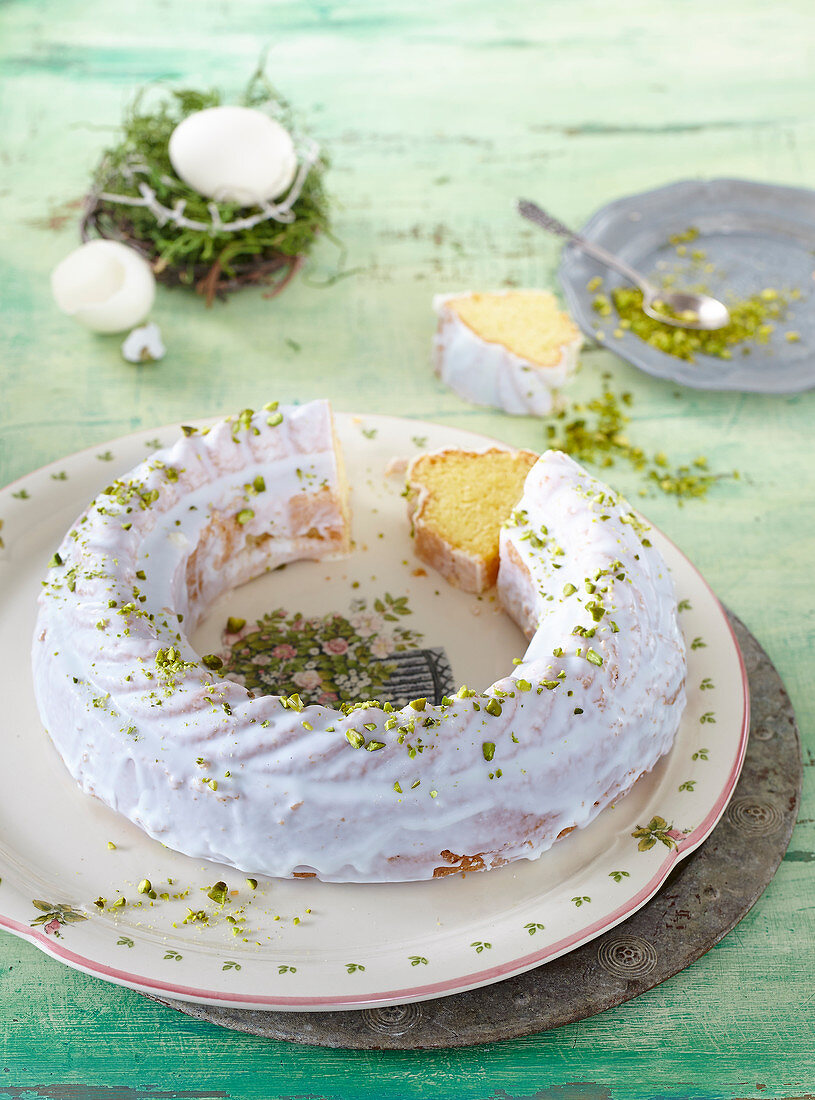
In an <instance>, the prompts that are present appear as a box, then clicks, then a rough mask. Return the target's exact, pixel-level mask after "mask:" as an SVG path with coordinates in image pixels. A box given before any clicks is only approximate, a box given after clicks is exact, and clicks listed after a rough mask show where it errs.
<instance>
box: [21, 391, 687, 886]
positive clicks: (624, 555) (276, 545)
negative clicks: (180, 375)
mask: <svg viewBox="0 0 815 1100" xmlns="http://www.w3.org/2000/svg"><path fill="white" fill-rule="evenodd" d="M280 411H281V412H282V413H283V421H282V423H280V424H278V425H276V426H274V427H273V426H271V425H268V424H267V419H268V418H269V414H268V413H265V412H264V413H259V414H255V415H254V416H253V417H251V418H248V417H246V416H244V417H242V418H238V420H237V421H234V420H233V421H226V422H221V423H219V424H218V425H216V426H215V427H214V428H213V429H212V430H211V431H210V432H209V434H207V435H206V436H201V435H191V436H190V437H188V438H184V439H182V440H180V441H179V442H178V443H177V444H176V445H175V446H174V447H172V448H171V449H169V450H167V451H161V452H158V453H157V454H156V455H154V456H153V458H151V459H150V460H149V461H148V462H146V463H143V464H142V465H141V466H140V467H138V468H137V469H136V470H134V471H133V472H132V474H131V475H129V477H126V478H123V479H121V480H120V481H119V482H116V483H115V484H114V486H112V487H111V488H112V489H113V493H108V494H102V495H100V496H99V497H97V498H96V500H95V501H94V502H93V503H92V504H91V506H90V508H89V509H88V511H87V512H86V513H85V514H84V516H82V517H80V519H79V520H78V521H77V524H76V525H75V526H74V528H72V530H71V531H70V532H69V533H68V535H67V536H66V538H65V540H64V541H63V544H62V546H61V547H60V549H59V552H58V557H59V562H55V564H54V565H52V567H51V569H50V571H49V573H48V577H47V580H46V583H45V586H44V588H43V593H42V596H41V602H40V612H39V618H38V623H37V628H36V633H35V639H34V646H33V663H34V679H35V685H36V692H37V699H38V704H39V707H40V713H41V716H42V719H43V722H44V723H45V725H46V728H47V729H48V731H49V734H50V736H51V738H52V739H53V741H54V743H55V745H56V747H57V749H58V751H59V752H60V754H61V756H62V758H63V759H64V761H65V763H66V765H67V767H68V769H69V771H70V772H71V774H72V775H73V776H74V778H75V779H76V780H77V782H78V783H79V785H80V786H81V787H82V789H83V790H85V791H87V792H88V793H91V794H95V795H96V796H97V797H99V798H100V799H101V800H102V801H103V802H105V803H107V804H108V805H109V806H111V807H112V808H113V809H115V810H118V811H119V812H120V813H122V814H124V815H125V816H127V817H128V818H129V819H130V820H131V821H133V822H135V823H136V824H137V825H138V826H140V827H141V828H142V829H144V830H145V831H146V832H147V833H149V834H150V835H151V836H153V837H156V838H157V839H159V840H160V841H161V842H162V843H163V844H165V845H167V846H168V847H170V848H174V849H176V850H178V851H181V852H184V853H187V854H188V855H190V856H194V857H196V858H205V859H211V860H216V861H219V862H222V863H226V864H230V865H232V866H234V867H237V868H239V869H241V870H243V871H245V872H247V873H251V874H266V875H271V876H279V877H290V876H292V875H294V874H298V873H300V874H302V873H314V874H316V875H318V876H319V877H320V878H321V879H325V880H328V881H361V882H376V881H404V880H414V879H424V878H430V877H432V876H433V875H434V873H435V874H437V875H438V874H445V873H451V872H453V871H456V870H461V869H466V868H469V867H472V868H478V867H482V866H483V867H492V866H499V865H501V864H503V863H505V862H508V861H510V860H513V859H518V858H521V857H528V858H535V857H537V856H539V855H540V854H541V853H542V852H543V851H545V850H546V849H547V848H549V847H550V846H551V845H552V843H554V841H555V839H556V838H557V837H558V835H559V834H560V833H561V832H562V831H563V830H564V829H568V828H571V827H572V826H581V825H585V824H587V823H588V822H589V821H591V820H592V819H593V818H594V817H595V816H596V814H597V813H598V812H599V811H600V809H602V807H603V806H605V805H606V804H607V803H608V802H609V801H611V800H612V799H613V798H614V797H616V796H617V795H619V794H620V793H622V792H624V791H625V790H627V789H628V787H630V785H631V783H633V782H634V780H635V779H636V778H637V777H638V776H639V775H640V774H642V773H643V772H644V771H647V770H648V769H649V768H651V767H652V766H653V764H654V763H655V762H656V760H657V759H658V758H659V756H660V755H661V754H662V753H664V752H665V751H667V749H668V748H669V747H670V745H671V743H672V740H673V737H674V734H675V732H676V729H677V726H678V724H679V720H680V718H681V715H682V710H683V707H684V676H685V657H684V647H683V643H682V639H681V636H680V634H679V630H678V626H677V618H676V604H675V599H674V596H673V591H672V586H671V581H670V577H669V576H668V573H667V569H666V567H665V565H664V562H663V560H662V558H661V556H660V555H659V554H658V552H657V551H656V550H655V549H653V548H652V547H650V546H645V545H643V542H642V539H643V538H644V537H645V536H644V535H643V531H642V528H641V527H640V525H639V524H638V523H637V522H636V521H634V520H633V518H632V516H631V513H630V512H629V511H628V506H627V505H626V504H625V502H624V501H621V500H619V499H618V498H616V497H615V496H614V495H613V494H612V493H611V492H610V490H608V489H606V487H605V486H603V485H602V484H601V483H599V482H597V481H595V480H594V479H593V478H591V477H589V475H588V474H586V473H585V471H583V470H582V469H581V468H580V467H579V466H577V465H576V464H575V463H573V462H571V460H569V459H568V458H566V457H565V456H563V455H560V454H558V453H555V452H547V454H545V455H544V456H543V457H542V458H541V460H540V461H539V462H538V464H537V465H536V466H535V467H534V468H533V470H532V472H531V473H530V475H529V478H528V480H527V487H526V490H525V493H524V497H523V499H522V500H521V502H520V504H519V507H518V510H517V511H516V513H515V519H514V521H513V522H512V524H511V525H510V526H508V527H507V529H506V530H505V531H504V532H503V533H502V553H503V558H502V566H501V574H500V577H499V585H500V591H501V593H502V598H503V599H504V600H505V603H506V606H507V608H508V610H509V611H510V612H511V613H512V614H513V615H515V616H516V617H517V618H518V620H519V622H520V623H521V624H522V625H523V626H524V627H525V628H526V629H527V630H528V631H530V632H533V638H532V641H531V643H530V646H529V649H528V650H527V653H526V655H525V656H524V657H523V659H522V662H521V663H520V664H519V665H518V666H517V667H516V668H514V669H513V671H512V674H511V675H508V676H507V677H505V678H503V679H501V680H499V681H498V682H497V683H495V684H493V685H492V686H491V687H489V688H488V689H487V690H486V691H485V692H483V693H476V692H473V691H468V690H467V689H462V691H461V692H460V693H459V694H458V695H457V696H455V697H454V698H453V699H450V700H447V701H446V702H445V703H443V704H442V705H440V706H431V705H430V704H429V703H428V704H425V703H424V701H417V703H416V705H415V706H413V705H411V706H408V707H405V708H404V709H403V710H402V711H399V712H394V711H392V709H391V708H390V707H387V706H386V707H383V706H379V705H376V704H372V705H369V706H366V707H364V708H361V709H357V710H354V711H351V712H350V713H348V714H344V713H342V712H341V711H336V710H332V709H330V708H328V707H323V706H317V705H314V706H307V707H304V708H303V709H297V708H298V706H299V701H298V700H296V699H294V698H293V699H291V700H285V699H281V698H280V697H278V696H264V697H261V698H255V697H253V696H252V694H251V693H250V692H248V691H247V690H246V689H245V688H243V687H242V686H240V685H238V684H236V683H234V682H231V681H229V680H226V679H224V678H222V677H221V676H220V675H219V673H218V672H217V671H212V670H210V669H209V668H207V667H205V666H204V664H203V662H202V659H201V658H200V657H199V656H198V655H197V654H196V653H195V652H194V650H193V649H192V647H191V646H190V643H189V642H188V640H187V637H186V634H185V631H188V630H190V629H191V628H192V624H194V622H195V621H197V620H198V619H199V618H200V617H201V615H202V614H203V612H204V611H205V609H206V606H207V604H208V603H209V602H211V600H212V599H214V598H215V596H217V595H218V594H219V593H220V592H222V591H224V590H225V589H227V588H230V587H232V586H233V585H235V584H240V583H242V582H244V581H246V580H247V579H249V577H251V576H254V575H256V574H257V573H259V572H262V571H263V570H265V569H268V568H273V567H274V566H276V565H279V564H281V563H282V562H284V561H289V560H293V559H294V558H295V557H305V556H313V557H320V556H325V554H326V553H342V552H343V551H344V550H347V546H348V542H347V536H348V531H347V526H346V517H345V516H344V514H343V512H342V508H341V506H340V504H339V503H338V501H339V496H340V489H341V483H342V476H341V472H340V470H339V469H338V468H337V465H336V460H335V456H334V451H333V449H332V444H331V423H330V412H329V410H328V409H327V406H326V405H325V403H323V402H314V403H312V404H311V405H306V406H303V407H302V408H297V409H282V410H280ZM272 419H274V417H273V418H272ZM255 433H256V434H255ZM169 471H173V473H170V472H169ZM298 471H299V473H298ZM256 478H262V479H263V488H262V489H260V491H257V492H255V491H254V487H253V483H254V482H255V479H256ZM258 484H260V483H258ZM292 501H297V502H298V504H297V506H296V507H293V506H291V502H292ZM142 505H144V506H142ZM128 508H130V509H131V510H130V511H128V510H127V509H128ZM247 509H249V510H251V511H252V512H253V513H254V515H252V516H246V515H244V516H243V520H242V521H241V522H237V520H236V519H235V517H236V516H237V515H239V514H240V513H244V512H245V510H247ZM605 516H608V518H603V517H605ZM304 517H305V518H304ZM544 523H545V524H546V526H547V533H546V534H545V535H544V534H542V524H544ZM126 525H129V526H127V527H126ZM267 535H271V537H266V536H267ZM539 544H540V545H539ZM60 563H61V564H60ZM555 566H561V568H559V569H556V568H555ZM609 570H611V572H609ZM598 571H599V572H600V573H601V576H600V578H599V580H597V581H596V582H595V581H592V580H591V578H593V577H595V576H596V575H597V573H598ZM142 573H143V574H144V579H142V578H141V576H140V574H142ZM620 578H622V579H620ZM586 579H589V583H596V584H597V593H595V595H594V596H593V597H590V596H589V595H588V594H587V593H586V592H585V590H584V582H585V580H586ZM567 581H570V582H572V583H573V584H574V585H575V586H577V589H578V591H577V592H576V593H574V594H572V595H571V596H568V597H567V596H564V595H563V594H562V590H563V585H564V584H566V583H567ZM550 597H551V598H550ZM592 600H594V601H595V602H596V601H601V602H602V604H603V607H604V608H605V611H604V613H603V615H602V617H601V619H600V621H599V622H597V623H596V622H595V621H594V618H593V617H592V610H593V608H592V607H591V606H589V605H590V604H591V603H592ZM111 601H115V604H116V606H115V607H113V606H110V602H111ZM594 614H595V615H596V614H597V611H596V609H594ZM179 620H181V622H180V625H179ZM612 621H613V622H614V623H616V626H617V628H618V629H617V632H616V633H613V632H612V627H611V625H610V624H611V622H612ZM576 625H581V626H583V627H584V629H590V628H595V630H596V633H595V635H594V637H593V638H591V639H584V638H580V637H577V636H575V635H573V634H572V628H573V627H574V626H576ZM578 643H579V645H580V647H581V648H582V649H583V652H584V653H585V652H586V649H587V648H588V646H591V647H592V649H593V650H594V652H596V653H597V654H598V656H600V657H601V658H602V664H601V665H599V666H598V665H594V664H592V663H590V662H589V661H587V660H586V658H585V656H578V655H577V654H576V650H577V648H578ZM558 647H560V648H562V650H563V656H562V657H558V658H556V657H553V655H552V654H553V650H554V649H557V648H558ZM170 650H172V653H170V654H169V655H168V651H170ZM561 672H562V673H563V676H562V677H561V678H560V679H559V674H560V673H561ZM554 683H559V686H556V687H550V686H547V685H552V684H554ZM570 693H572V694H570ZM488 708H489V709H488ZM576 708H580V709H582V714H575V709H576ZM355 746H360V747H355ZM491 746H494V749H493V748H491ZM487 756H491V757H492V759H491V760H487V759H486V757H487ZM226 772H229V777H226V776H225V773H226Z"/></svg>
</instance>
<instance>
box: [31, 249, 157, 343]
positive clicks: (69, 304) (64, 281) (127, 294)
mask: <svg viewBox="0 0 815 1100" xmlns="http://www.w3.org/2000/svg"><path fill="white" fill-rule="evenodd" d="M51 292H52V294H53V296H54V300H55V302H56V303H57V305H58V306H59V308H60V309H61V310H62V312H63V313H67V314H68V315H69V316H71V317H75V318H76V320H77V321H79V322H80V324H83V325H85V327H86V328H89V329H92V330H93V331H94V332H125V331H126V330H127V329H131V328H133V326H134V325H138V324H139V322H140V321H143V320H144V319H145V317H146V316H147V314H148V313H149V312H150V309H151V308H152V305H153V300H154V298H155V296H156V280H155V277H154V276H153V272H152V270H151V268H150V265H149V264H148V263H147V261H146V260H145V259H144V258H143V257H142V256H141V255H140V254H139V253H138V252H136V250H135V249H133V248H128V246H127V245H126V244H122V243H121V242H120V241H106V240H96V241H87V242H86V243H85V244H83V245H80V246H79V248H77V249H75V250H74V251H73V252H71V254H70V255H68V256H66V257H65V259H64V260H62V262H61V263H59V264H57V266H56V267H55V268H54V270H53V271H52V272H51Z"/></svg>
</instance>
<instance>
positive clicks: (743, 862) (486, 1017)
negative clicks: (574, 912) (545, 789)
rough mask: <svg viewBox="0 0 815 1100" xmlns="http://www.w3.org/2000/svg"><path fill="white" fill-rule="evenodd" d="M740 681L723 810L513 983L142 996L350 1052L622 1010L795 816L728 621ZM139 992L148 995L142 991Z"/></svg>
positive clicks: (707, 926) (759, 678)
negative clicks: (569, 946) (288, 1007)
mask: <svg viewBox="0 0 815 1100" xmlns="http://www.w3.org/2000/svg"><path fill="white" fill-rule="evenodd" d="M729 618H730V621H731V623H732V624H733V628H734V630H735V631H736V636H737V638H738V642H739V645H740V646H741V651H742V654H743V655H744V662H745V665H746V667H747V675H748V679H749V684H750V702H751V708H752V716H751V721H750V738H749V741H748V745H747V756H746V758H745V761H744V768H743V769H742V773H741V778H740V779H739V782H738V785H737V787H736V790H735V792H734V795H733V799H732V801H731V803H730V806H729V807H728V809H727V812H726V813H725V815H724V817H723V818H722V820H721V821H720V822H719V824H718V825H717V826H716V828H715V829H714V830H713V832H712V833H711V835H710V836H709V837H708V839H707V840H706V841H705V842H704V844H702V846H701V847H700V848H698V849H697V850H696V851H695V852H694V853H693V854H692V855H690V856H688V857H687V858H686V859H684V860H683V861H682V862H681V863H680V864H679V865H678V866H677V867H676V869H675V870H674V871H673V872H672V873H671V875H670V876H669V878H668V880H667V881H666V882H665V884H664V885H663V887H662V889H661V890H660V891H659V892H658V893H657V895H656V896H655V897H654V898H652V899H651V901H650V902H648V904H647V905H645V906H644V907H643V908H642V909H640V910H639V911H638V912H637V913H635V914H634V915H633V916H632V917H629V919H628V920H627V921H625V922H624V923H623V924H620V925H618V926H617V927H616V928H613V929H611V931H609V932H606V933H605V934H604V935H602V936H599V937H598V938H597V939H594V940H591V942H589V943H586V944H584V945H583V946H582V947H579V948H577V949H576V950H575V951H571V952H570V953H569V954H568V955H564V956H563V957H561V958H559V959H555V960H554V961H552V962H549V963H546V965H545V966H540V967H538V968H537V969H535V970H530V971H528V972H527V973H526V974H519V975H518V976H517V977H515V978H508V979H507V980H506V981H502V982H498V983H496V984H495V985H488V986H485V987H483V988H480V989H474V990H471V991H469V992H467V993H457V994H455V995H454V996H452V997H441V998H439V999H438V1000H434V1001H422V1002H421V1003H419V1004H406V1005H394V1006H391V1007H389V1008H366V1009H362V1010H355V1011H344V1012H263V1011H256V1010H254V1009H244V1008H220V1007H218V1006H215V1005H202V1004H192V1003H190V1002H187V1001H176V1000H167V999H165V998H163V997H153V998H152V999H153V1000H157V1001H160V1002H161V1003H162V1004H165V1005H168V1006H169V1007H171V1008H176V1009H178V1010H179V1011H180V1012H184V1013H186V1014H187V1015H188V1016H193V1017H195V1019H198V1020H208V1021H210V1022H211V1023H214V1024H219V1025H220V1026H221V1027H228V1028H232V1029H234V1030H235V1031H245V1032H249V1033H250V1034H252V1035H262V1036H265V1037H266V1038H268V1039H283V1040H288V1041H289V1042H296V1043H309V1044H312V1045H315V1046H327V1047H346V1048H352V1049H356V1050H380V1049H395V1050H411V1049H421V1050H426V1049H430V1048H434V1047H457V1046H470V1045H473V1044H475V1043H488V1042H495V1041H496V1040H500V1039H515V1038H518V1037H519V1036H521V1035H529V1034H531V1033H532V1032H536V1031H547V1030H549V1029H550V1028H554V1027H560V1026H562V1025H563V1024H569V1023H573V1022H574V1021H575V1020H582V1019H585V1018H586V1017H587V1016H593V1015H594V1014H595V1013H597V1012H603V1011H604V1010H605V1009H607V1008H612V1007H613V1006H615V1005H618V1004H621V1003H622V1002H623V1001H627V1000H630V999H631V998H632V997H636V996H638V994H640V993H644V992H645V991H646V990H647V989H651V988H653V986H655V985H658V984H659V983H660V982H663V981H665V979H666V978H670V977H671V976H672V975H673V974H676V973H677V972H678V971H680V970H683V969H684V968H685V967H686V966H689V965H690V963H692V962H695V961H696V959H698V958H699V957H700V956H701V955H704V953H705V952H706V951H708V950H710V948H711V947H713V945H714V944H716V943H718V942H719V940H720V939H721V938H722V937H723V936H724V935H726V934H727V933H728V932H729V931H730V930H731V928H733V927H734V926H735V925H736V924H738V922H739V921H740V920H741V919H742V917H743V916H744V915H745V913H747V912H748V910H749V909H750V908H751V907H752V906H753V905H754V904H755V902H756V901H757V900H758V898H759V897H760V895H761V894H762V892H763V891H764V889H765V888H766V886H767V884H768V883H769V881H770V879H771V878H772V877H773V875H774V874H775V871H776V868H777V867H778V865H779V863H780V862H781V860H782V858H783V855H784V852H785V851H786V848H787V844H788V843H789V839H790V835H791V833H792V829H793V825H794V824H795V818H796V816H797V811H798V800H799V797H800V790H801V777H802V766H801V748H800V743H799V739H798V728H797V726H796V724H795V715H794V713H793V710H792V706H791V704H790V701H789V698H788V696H787V693H786V691H785V690H784V685H783V684H782V682H781V678H780V677H779V675H778V673H777V672H776V670H775V668H774V667H773V665H772V663H771V661H770V658H769V657H768V656H767V654H766V653H765V652H764V650H763V649H762V648H761V647H760V646H759V644H758V642H757V641H756V640H755V638H754V637H753V636H752V634H750V632H749V631H748V630H747V628H746V627H745V626H744V625H743V624H742V623H741V622H739V620H738V619H737V618H736V617H735V616H733V615H729ZM145 995H147V994H145Z"/></svg>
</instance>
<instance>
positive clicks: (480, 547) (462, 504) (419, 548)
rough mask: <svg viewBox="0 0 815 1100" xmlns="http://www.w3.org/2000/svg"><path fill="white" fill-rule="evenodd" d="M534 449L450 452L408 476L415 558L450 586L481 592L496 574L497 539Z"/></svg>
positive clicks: (421, 459)
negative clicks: (427, 565)
mask: <svg viewBox="0 0 815 1100" xmlns="http://www.w3.org/2000/svg"><path fill="white" fill-rule="evenodd" d="M537 458H538V456H537V455H536V454H534V453H533V452H532V451H511V450H501V449H499V448H492V449H490V450H488V451H483V452H479V451H465V450H457V449H454V448H449V449H447V450H444V451H438V452H435V453H429V454H425V455H419V456H418V457H417V458H415V459H414V460H413V462H412V463H411V466H410V469H409V472H408V494H409V495H408V506H409V511H410V516H411V520H412V522H413V524H414V528H415V534H416V541H415V550H416V554H417V556H418V557H419V558H421V560H422V561H425V562H427V564H429V565H431V566H433V568H434V569H436V570H438V571H439V572H440V573H441V574H442V576H444V577H445V578H446V579H447V580H448V581H450V582H451V583H452V584H455V585H457V586H458V587H460V588H463V589H464V590H465V591H468V592H483V591H485V590H486V589H487V588H489V587H490V586H491V585H493V584H494V583H495V579H496V577H497V575H498V538H499V533H500V529H501V524H502V523H503V522H504V521H505V520H506V519H507V518H508V517H509V514H510V512H511V511H512V509H513V508H514V506H515V505H516V504H517V503H518V501H519V500H520V498H521V494H522V493H523V487H524V482H525V481H526V476H527V474H528V473H529V471H530V470H531V468H532V467H533V466H534V464H535V462H536V461H537Z"/></svg>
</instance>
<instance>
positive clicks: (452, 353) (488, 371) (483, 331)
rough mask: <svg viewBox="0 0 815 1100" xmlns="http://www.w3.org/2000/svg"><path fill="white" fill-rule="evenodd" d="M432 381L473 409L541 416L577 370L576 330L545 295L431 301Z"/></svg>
mask: <svg viewBox="0 0 815 1100" xmlns="http://www.w3.org/2000/svg"><path fill="white" fill-rule="evenodd" d="M433 308H434V310H435V311H436V314H437V315H438V318H439V323H438V328H437V330H436V334H435V337H434V340H433V365H434V369H435V371H436V374H437V375H438V376H439V378H441V380H442V381H443V382H445V383H446V384H447V385H448V386H449V387H450V388H451V389H452V390H455V392H456V393H457V394H458V395H459V396H460V397H463V398H464V399H465V400H466V401H472V402H473V404H475V405H489V406H491V407H492V408H496V409H502V410H503V411H504V412H508V413H513V414H514V415H516V416H546V415H548V414H549V413H550V412H552V410H553V408H554V407H555V403H556V395H557V391H558V389H559V388H560V387H561V386H563V385H564V383H565V382H566V381H567V380H568V379H569V378H570V377H571V376H572V375H573V374H574V372H575V370H576V369H577V355H578V352H579V351H580V348H581V346H582V343H583V339H582V336H581V335H580V330H579V329H578V327H577V325H576V324H575V323H574V321H573V320H572V319H571V317H570V316H569V315H568V313H564V312H563V311H562V310H561V309H559V308H558V305H557V302H556V300H555V297H554V295H553V294H551V293H550V292H549V291H548V290H502V291H495V292H493V293H488V294H473V293H470V292H467V293H463V294H437V295H436V296H435V297H434V298H433Z"/></svg>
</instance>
